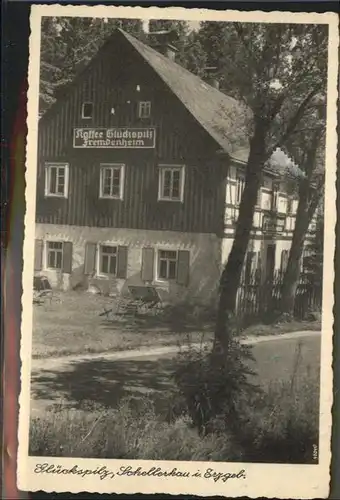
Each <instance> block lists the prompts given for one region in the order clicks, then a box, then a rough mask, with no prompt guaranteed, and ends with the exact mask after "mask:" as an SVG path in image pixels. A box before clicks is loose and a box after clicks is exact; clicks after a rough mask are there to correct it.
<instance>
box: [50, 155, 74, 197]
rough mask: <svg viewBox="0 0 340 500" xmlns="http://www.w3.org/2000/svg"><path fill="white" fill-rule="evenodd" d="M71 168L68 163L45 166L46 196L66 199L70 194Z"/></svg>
mask: <svg viewBox="0 0 340 500" xmlns="http://www.w3.org/2000/svg"><path fill="white" fill-rule="evenodd" d="M68 174H69V166H68V164H67V163H47V164H46V165H45V196H57V197H62V198H66V197H67V192H68Z"/></svg>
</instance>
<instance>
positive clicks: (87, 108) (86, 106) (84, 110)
mask: <svg viewBox="0 0 340 500" xmlns="http://www.w3.org/2000/svg"><path fill="white" fill-rule="evenodd" d="M92 114H93V103H92V102H83V104H82V107H81V117H82V118H83V119H84V120H88V119H89V118H92Z"/></svg>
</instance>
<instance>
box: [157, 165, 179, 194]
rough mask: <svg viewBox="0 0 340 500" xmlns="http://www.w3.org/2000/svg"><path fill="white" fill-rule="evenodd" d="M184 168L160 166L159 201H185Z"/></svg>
mask: <svg viewBox="0 0 340 500" xmlns="http://www.w3.org/2000/svg"><path fill="white" fill-rule="evenodd" d="M183 194H184V166H180V165H160V167H159V189H158V199H159V200H165V201H183Z"/></svg>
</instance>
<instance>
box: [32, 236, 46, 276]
mask: <svg viewBox="0 0 340 500" xmlns="http://www.w3.org/2000/svg"><path fill="white" fill-rule="evenodd" d="M43 247H44V242H43V240H35V248H34V270H35V271H41V270H42V259H43Z"/></svg>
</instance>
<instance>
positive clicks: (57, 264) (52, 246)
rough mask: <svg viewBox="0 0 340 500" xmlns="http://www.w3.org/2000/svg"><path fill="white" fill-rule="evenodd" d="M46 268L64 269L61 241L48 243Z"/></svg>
mask: <svg viewBox="0 0 340 500" xmlns="http://www.w3.org/2000/svg"><path fill="white" fill-rule="evenodd" d="M46 260H47V262H46V267H47V268H48V269H62V266H63V243H62V242H61V241H47V242H46Z"/></svg>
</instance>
